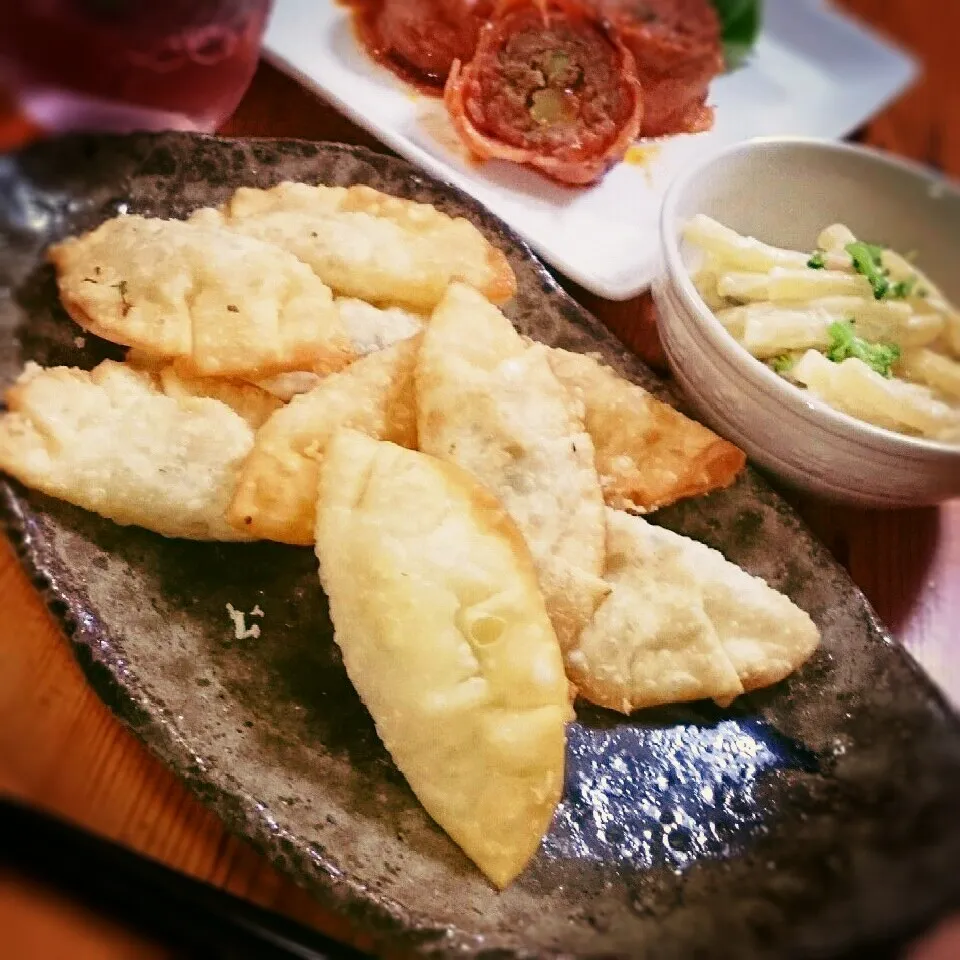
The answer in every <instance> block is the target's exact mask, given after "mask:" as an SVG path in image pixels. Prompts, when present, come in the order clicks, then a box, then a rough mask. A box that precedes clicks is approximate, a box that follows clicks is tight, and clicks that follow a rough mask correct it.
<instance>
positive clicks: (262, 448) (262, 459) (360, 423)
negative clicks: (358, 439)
mask: <svg viewBox="0 0 960 960" xmlns="http://www.w3.org/2000/svg"><path fill="white" fill-rule="evenodd" d="M419 341H420V338H419V336H418V337H415V338H413V339H410V340H405V341H402V342H401V343H398V344H396V345H395V346H393V347H389V348H387V349H386V350H382V351H380V352H379V353H373V354H370V355H369V356H367V357H363V358H362V359H361V360H358V361H357V362H356V363H354V364H352V365H351V366H349V367H347V369H346V370H341V371H340V372H339V373H335V374H333V375H332V376H329V377H327V378H326V379H324V380H322V381H321V382H320V384H319V385H318V386H317V387H315V388H314V389H313V390H311V391H309V392H308V393H302V394H300V395H299V396H296V397H294V398H293V399H292V400H291V401H290V403H289V404H288V405H287V406H285V407H283V408H281V409H280V410H278V411H277V412H276V413H274V414H273V416H272V417H271V418H270V419H269V420H268V421H267V422H266V423H265V424H264V425H263V427H261V428H260V430H258V431H257V435H256V437H255V439H254V445H253V452H252V453H251V454H250V456H249V457H248V458H247V461H246V463H244V465H243V469H242V470H241V472H240V480H239V482H238V484H237V490H236V495H235V496H234V498H233V502H232V503H231V504H230V509H229V511H228V512H227V517H228V519H229V520H230V522H231V523H232V524H234V526H235V527H236V528H237V529H238V530H244V531H246V532H247V533H249V534H252V535H253V536H255V537H258V538H260V539H264V540H279V541H280V542H281V543H293V544H300V545H302V546H309V545H310V544H312V543H313V529H314V522H315V517H316V504H317V478H318V476H319V474H320V459H321V458H322V456H323V452H324V448H325V447H326V445H327V442H328V441H329V440H330V437H331V436H333V434H334V432H335V431H336V430H337V429H338V428H339V427H351V428H352V429H354V430H358V431H361V432H362V433H365V434H368V435H369V436H371V437H376V438H377V439H380V440H391V441H393V442H394V443H398V444H401V445H402V446H405V447H415V446H416V444H417V413H416V402H415V399H414V390H413V369H414V363H415V361H416V356H417V351H418V349H419Z"/></svg>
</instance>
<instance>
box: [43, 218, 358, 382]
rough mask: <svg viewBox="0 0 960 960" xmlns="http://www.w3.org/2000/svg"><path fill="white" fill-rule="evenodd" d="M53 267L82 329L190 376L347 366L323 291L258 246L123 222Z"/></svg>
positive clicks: (305, 273) (285, 258)
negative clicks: (170, 364)
mask: <svg viewBox="0 0 960 960" xmlns="http://www.w3.org/2000/svg"><path fill="white" fill-rule="evenodd" d="M48 256H49V258H50V260H51V261H52V262H53V264H54V266H55V267H56V270H57V283H58V285H59V288H60V297H61V299H62V301H63V305H64V307H66V309H67V312H68V313H69V314H70V316H71V317H73V319H74V320H76V322H77V323H79V324H80V326H82V327H84V328H85V329H86V330H89V331H90V332H91V333H95V334H96V335H97V336H100V337H103V338H104V339H106V340H112V341H113V342H114V343H120V344H124V345H125V346H130V347H136V348H138V350H140V351H142V352H143V353H146V354H151V355H154V356H158V357H164V358H167V359H168V360H175V361H177V363H178V364H180V365H181V366H182V367H183V368H184V369H185V370H187V371H189V372H191V373H193V374H198V375H201V376H218V377H245V378H248V379H249V378H253V377H266V376H269V375H271V374H273V373H278V372H280V371H283V370H300V369H311V370H320V369H323V370H325V371H329V370H337V369H339V368H341V367H343V366H344V365H345V364H347V363H349V362H350V360H352V359H353V357H354V352H353V350H352V349H351V346H350V342H349V339H348V337H347V336H346V333H345V331H344V329H343V325H342V322H341V320H340V315H339V313H338V311H337V310H336V309H335V308H334V305H333V295H332V294H331V292H330V289H329V288H328V287H327V286H326V285H325V284H324V283H323V282H322V281H320V280H319V279H318V278H317V276H316V275H315V274H314V273H313V271H312V270H310V268H309V267H307V266H306V265H305V264H303V263H301V262H300V261H299V260H297V258H296V257H295V256H293V255H292V254H290V253H288V252H286V251H285V250H281V249H280V248H279V247H276V246H274V245H272V244H269V243H263V242H262V241H260V240H257V239H255V238H251V237H245V236H241V235H239V234H235V233H231V232H229V231H227V230H209V229H204V228H203V227H200V226H197V225H194V224H190V223H184V222H182V221H180V220H158V219H148V218H145V217H140V216H134V215H129V216H122V217H115V218H114V219H112V220H107V221H106V222H105V223H103V224H101V225H100V226H99V227H97V228H96V229H95V230H93V231H91V232H90V233H86V234H84V235H83V236H81V237H73V238H71V239H69V240H65V241H63V242H62V243H59V244H56V245H55V246H53V247H51V249H50V250H49V251H48Z"/></svg>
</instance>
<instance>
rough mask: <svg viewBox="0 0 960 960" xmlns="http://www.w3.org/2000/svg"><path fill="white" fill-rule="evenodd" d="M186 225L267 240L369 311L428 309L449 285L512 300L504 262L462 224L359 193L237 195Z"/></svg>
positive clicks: (424, 207) (300, 188)
mask: <svg viewBox="0 0 960 960" xmlns="http://www.w3.org/2000/svg"><path fill="white" fill-rule="evenodd" d="M191 220H192V221H194V222H200V223H214V224H219V225H221V226H224V227H226V228H228V229H229V230H233V231H237V232H240V233H243V234H246V235H247V236H252V237H259V238H260V239H263V240H269V241H270V242H271V243H275V244H277V245H279V246H281V247H283V248H284V249H286V250H289V251H291V252H292V253H294V254H296V256H297V257H299V258H300V259H301V260H302V261H303V262H304V263H306V264H308V265H309V266H310V267H312V268H313V270H314V271H315V272H316V274H317V276H318V277H319V278H320V279H321V280H323V282H324V283H327V284H329V285H330V286H331V287H332V288H333V289H334V290H335V291H336V292H337V293H339V294H343V295H345V296H349V297H359V298H360V299H362V300H367V301H370V302H373V303H391V304H398V305H401V306H406V307H410V308H411V309H413V310H421V311H428V310H432V309H433V307H435V306H436V304H437V303H438V302H439V300H440V298H441V297H442V296H443V292H444V290H446V288H447V285H448V284H449V283H451V282H452V281H455V280H459V281H462V282H464V283H468V284H470V285H471V286H473V287H476V288H477V289H478V290H479V291H480V292H481V293H483V295H484V296H485V297H487V298H489V299H490V300H493V301H495V302H496V303H504V302H506V301H507V300H509V299H510V297H512V296H513V294H514V292H515V291H516V278H515V277H514V275H513V270H512V269H511V268H510V264H509V263H508V262H507V258H506V256H505V255H504V254H503V252H502V251H500V250H499V249H497V248H496V247H495V246H493V244H491V243H490V242H489V241H488V240H487V239H486V237H484V236H483V234H482V233H481V232H480V231H479V230H478V229H477V228H476V227H475V226H474V225H473V224H472V223H470V221H469V220H466V219H464V218H463V217H450V216H448V215H447V214H445V213H441V211H439V210H437V208H436V207H434V206H431V205H430V204H427V203H415V202H414V201H412V200H403V199H400V198H399V197H391V196H388V195H387V194H384V193H379V192H378V191H376V190H372V189H371V188H370V187H366V186H354V187H348V188H344V187H325V186H322V185H320V186H308V185H307V184H305V183H281V184H280V185H279V186H276V187H273V188H272V189H270V190H255V189H252V188H248V187H242V188H241V189H240V190H238V191H237V192H236V193H235V194H234V196H233V198H232V199H231V200H230V201H228V202H227V203H226V204H225V205H224V206H223V207H222V208H221V209H220V210H218V211H214V210H210V209H205V210H200V211H197V212H196V213H195V214H194V215H193V217H192V218H191Z"/></svg>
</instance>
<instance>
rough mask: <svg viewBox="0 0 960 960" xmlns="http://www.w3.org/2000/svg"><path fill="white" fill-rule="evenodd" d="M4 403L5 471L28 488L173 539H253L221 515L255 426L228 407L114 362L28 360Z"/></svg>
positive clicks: (1, 440) (1, 454) (0, 436)
mask: <svg viewBox="0 0 960 960" xmlns="http://www.w3.org/2000/svg"><path fill="white" fill-rule="evenodd" d="M6 401H7V406H8V408H9V409H8V412H7V413H4V414H0V469H2V470H5V471H6V472H7V473H9V474H11V475H12V476H14V477H16V478H17V479H18V480H20V481H21V482H22V483H24V484H26V485H27V486H28V487H33V488H34V489H36V490H41V491H42V492H43V493H46V494H49V495H50V496H53V497H57V498H59V499H60V500H66V501H67V502H68V503H72V504H75V505H76V506H78V507H83V508H84V509H86V510H92V511H93V512H94V513H99V514H100V515H101V516H104V517H108V518H109V519H111V520H114V521H115V522H116V523H120V524H135V525H136V526H140V527H146V529H148V530H153V531H155V532H157V533H162V534H163V535H164V536H167V537H184V538H187V539H194V540H243V539H247V537H246V535H245V534H244V533H241V532H239V531H237V530H236V529H235V528H234V527H232V526H230V524H229V523H227V521H226V518H225V516H224V514H225V512H226V508H227V504H228V503H229V502H230V497H231V496H232V495H233V489H234V485H235V484H236V480H237V475H238V473H239V470H240V465H241V464H242V463H243V461H244V459H245V458H246V456H247V454H248V453H249V452H250V449H251V447H252V446H253V430H252V429H251V427H250V426H249V424H248V423H247V422H246V421H245V420H244V419H243V418H242V417H240V416H238V415H237V414H236V413H234V411H233V410H231V409H230V407H228V406H227V405H226V404H223V403H221V402H220V401H219V400H214V399H210V398H207V397H196V396H167V395H166V394H165V393H164V392H163V391H162V388H161V386H160V384H159V382H158V380H157V378H156V377H155V376H154V375H152V374H150V373H147V372H144V371H138V370H134V369H132V368H130V367H127V366H125V365H124V364H122V363H115V362H113V361H111V360H105V361H104V362H103V363H101V364H100V365H99V366H98V367H96V368H95V369H93V370H91V371H86V370H76V369H73V368H71V367H52V368H49V369H43V368H41V367H38V366H36V365H35V364H30V365H28V366H27V369H26V370H25V371H24V373H23V374H22V375H21V376H20V379H19V380H17V382H16V383H15V384H14V386H13V387H11V388H10V390H8V391H7V396H6Z"/></svg>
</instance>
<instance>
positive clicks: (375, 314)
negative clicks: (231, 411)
mask: <svg viewBox="0 0 960 960" xmlns="http://www.w3.org/2000/svg"><path fill="white" fill-rule="evenodd" d="M334 305H335V306H336V308H337V311H338V312H339V314H340V322H341V323H342V324H343V328H344V331H345V332H346V335H347V337H348V338H349V340H350V346H351V348H352V349H353V351H354V352H355V353H356V354H357V356H358V357H365V356H366V355H367V354H368V353H376V352H377V351H378V350H385V349H386V348H387V347H392V346H393V345H394V344H395V343H400V341H402V340H409V339H410V337H413V336H415V335H416V334H417V333H419V332H420V330H422V329H423V324H424V322H425V318H424V317H423V316H422V315H421V314H417V313H412V312H411V311H409V310H404V309H403V308H402V307H375V306H374V305H373V304H371V303H366V302H365V301H363V300H357V299H355V298H354V297H337V298H336V299H335V300H334ZM325 375H326V372H325V371H324V370H322V369H321V370H320V371H318V372H316V373H315V372H314V371H312V370H297V371H290V372H288V373H278V374H276V376H273V377H270V378H268V379H266V380H260V381H258V382H257V386H259V387H261V388H262V389H264V390H266V391H267V392H268V393H272V394H273V395H274V396H275V397H279V398H280V399H281V400H283V401H284V402H286V401H289V400H291V399H292V398H293V397H295V396H296V395H297V394H298V393H306V392H307V391H308V390H312V389H313V388H314V387H315V386H317V384H319V383H320V381H321V380H322V379H323V377H324V376H325Z"/></svg>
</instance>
